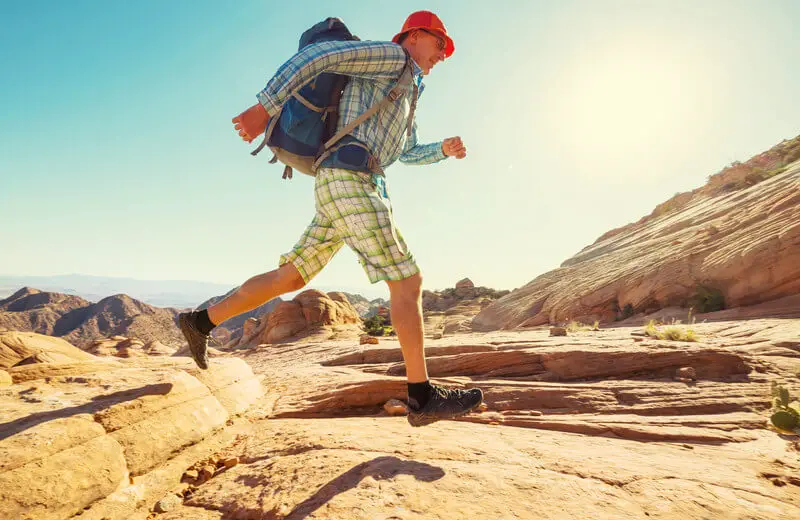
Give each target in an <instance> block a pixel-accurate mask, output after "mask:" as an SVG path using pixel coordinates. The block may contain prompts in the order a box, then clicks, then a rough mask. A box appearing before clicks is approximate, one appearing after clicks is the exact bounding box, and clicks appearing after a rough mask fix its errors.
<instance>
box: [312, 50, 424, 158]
mask: <svg viewBox="0 0 800 520" xmlns="http://www.w3.org/2000/svg"><path fill="white" fill-rule="evenodd" d="M403 51H404V52H405V55H406V64H405V66H404V67H403V72H401V73H400V78H398V80H397V82H396V83H395V84H394V86H393V87H392V89H391V90H390V91H389V93H388V94H386V97H384V98H383V99H381V100H380V101H378V102H377V103H375V104H373V105H372V106H371V107H369V108H368V109H367V110H366V111H365V112H364V113H363V114H361V115H360V116H358V117H357V118H355V119H354V120H353V121H351V122H350V124H348V125H347V126H345V127H344V128H342V129H341V130H339V131H338V132H336V134H335V135H334V136H333V137H331V138H330V139H328V140H327V141H326V142H325V150H328V149H330V148H331V147H332V146H333V145H335V144H336V143H337V142H338V141H339V140H340V139H342V137H344V136H345V135H347V134H349V133H350V132H352V131H353V130H354V129H355V128H356V127H357V126H358V125H360V124H361V123H363V122H364V121H366V120H367V119H369V118H370V117H372V116H374V115H375V113H376V112H377V111H378V110H380V109H381V108H383V107H385V106H386V105H388V104H389V103H393V102H395V101H397V99H398V98H399V97H400V95H401V94H402V93H403V91H404V90H406V89H407V88H408V85H409V84H411V85H413V88H414V96H413V99H412V100H411V112H410V113H409V123H408V125H407V131H408V133H410V129H411V125H412V121H413V120H414V109H415V108H416V105H417V96H416V94H417V85H416V83H415V82H414V67H413V65H412V64H411V56H409V54H408V51H407V50H405V49H403Z"/></svg>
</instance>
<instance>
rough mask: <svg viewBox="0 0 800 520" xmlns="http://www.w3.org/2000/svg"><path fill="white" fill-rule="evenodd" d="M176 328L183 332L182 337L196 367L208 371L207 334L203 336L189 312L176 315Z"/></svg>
mask: <svg viewBox="0 0 800 520" xmlns="http://www.w3.org/2000/svg"><path fill="white" fill-rule="evenodd" d="M178 326H179V327H180V328H181V332H183V337H184V338H186V341H187V342H188V343H189V351H191V353H192V359H194V362H195V363H197V366H199V367H200V368H202V369H203V370H207V369H208V338H209V335H208V334H203V333H202V332H200V331H199V330H197V327H196V326H195V324H194V316H192V313H190V312H182V313H180V314H178Z"/></svg>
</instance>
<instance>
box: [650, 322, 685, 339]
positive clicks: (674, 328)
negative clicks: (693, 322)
mask: <svg viewBox="0 0 800 520" xmlns="http://www.w3.org/2000/svg"><path fill="white" fill-rule="evenodd" d="M644 333H645V335H646V336H650V337H651V338H655V339H664V340H668V341H691V342H694V341H697V334H696V333H695V331H694V329H690V328H684V327H681V326H680V321H674V320H673V322H672V324H671V325H669V326H665V327H662V328H659V327H658V325H656V322H655V320H650V321H649V322H648V323H647V325H645V328H644Z"/></svg>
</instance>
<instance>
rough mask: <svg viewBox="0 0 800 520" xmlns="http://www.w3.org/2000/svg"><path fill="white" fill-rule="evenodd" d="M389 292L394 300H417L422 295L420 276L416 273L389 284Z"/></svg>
mask: <svg viewBox="0 0 800 520" xmlns="http://www.w3.org/2000/svg"><path fill="white" fill-rule="evenodd" d="M389 292H390V293H391V295H392V297H395V298H397V297H399V298H403V299H409V300H418V299H419V298H420V296H421V294H422V274H421V273H417V274H415V275H414V276H411V277H409V278H405V279H403V280H398V281H392V282H389Z"/></svg>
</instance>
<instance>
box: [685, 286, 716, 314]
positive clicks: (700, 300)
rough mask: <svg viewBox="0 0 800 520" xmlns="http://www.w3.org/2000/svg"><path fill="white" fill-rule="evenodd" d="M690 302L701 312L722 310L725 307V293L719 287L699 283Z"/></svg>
mask: <svg viewBox="0 0 800 520" xmlns="http://www.w3.org/2000/svg"><path fill="white" fill-rule="evenodd" d="M688 303H689V306H690V307H691V308H693V309H694V310H695V311H697V312H700V313H704V312H715V311H721V310H723V309H725V295H724V294H722V291H720V290H719V289H715V288H713V287H709V286H707V285H698V286H697V288H696V289H695V293H694V294H693V295H692V297H691V298H689V302H688Z"/></svg>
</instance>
